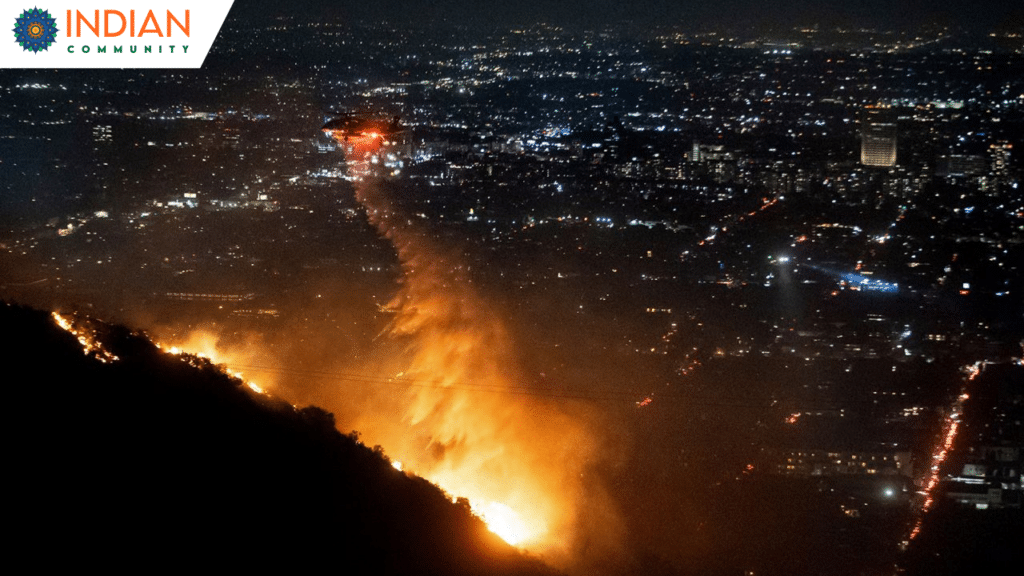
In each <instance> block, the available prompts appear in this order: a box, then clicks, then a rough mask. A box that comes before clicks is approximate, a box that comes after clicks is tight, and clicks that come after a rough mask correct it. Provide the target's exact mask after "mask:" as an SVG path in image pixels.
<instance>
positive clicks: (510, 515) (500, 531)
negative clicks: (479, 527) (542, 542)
mask: <svg viewBox="0 0 1024 576" xmlns="http://www.w3.org/2000/svg"><path fill="white" fill-rule="evenodd" d="M473 511H474V512H476V513H477V514H478V515H479V516H480V517H481V518H482V519H483V521H484V522H486V523H487V527H488V528H489V529H490V530H491V532H494V533H495V534H497V535H498V536H500V537H501V539H502V540H504V541H505V542H508V543H509V544H512V545H513V546H516V545H519V544H523V543H525V542H528V541H529V540H531V539H532V538H533V537H535V536H536V534H534V533H533V530H531V527H530V526H529V525H528V524H527V523H526V521H525V520H523V517H522V516H520V515H519V514H516V511H515V510H513V509H511V508H509V507H508V506H505V505H504V504H502V503H500V502H487V503H485V504H483V505H481V506H480V507H479V508H474V509H473Z"/></svg>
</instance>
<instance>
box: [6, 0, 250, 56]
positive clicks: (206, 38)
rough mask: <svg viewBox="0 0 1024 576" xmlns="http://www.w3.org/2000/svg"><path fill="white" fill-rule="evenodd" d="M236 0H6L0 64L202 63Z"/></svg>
mask: <svg viewBox="0 0 1024 576" xmlns="http://www.w3.org/2000/svg"><path fill="white" fill-rule="evenodd" d="M232 4H234V0H164V1H160V0H153V1H146V0H143V1H141V2H140V1H138V0H135V1H132V2H124V1H117V0H4V2H3V5H2V6H0V25H2V27H0V68H200V67H202V65H203V62H204V61H205V60H206V55H207V54H208V53H209V52H210V48H211V47H212V46H213V41H214V40H215V39H216V38H217V34H218V33H219V32H220V28H221V26H222V25H223V24H224V19H225V18H226V17H227V15H228V11H229V10H231V5H232Z"/></svg>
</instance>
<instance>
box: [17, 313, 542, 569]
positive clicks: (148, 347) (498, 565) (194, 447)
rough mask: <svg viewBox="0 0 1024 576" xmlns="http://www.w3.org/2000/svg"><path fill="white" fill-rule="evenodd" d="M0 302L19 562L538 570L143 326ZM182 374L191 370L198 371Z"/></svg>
mask: <svg viewBox="0 0 1024 576" xmlns="http://www.w3.org/2000/svg"><path fill="white" fill-rule="evenodd" d="M89 325H90V326H91V327H92V328H93V329H94V330H96V332H97V333H98V334H100V339H101V340H102V341H103V342H105V345H106V348H107V349H108V350H109V351H111V352H112V353H114V354H116V355H117V356H118V357H119V360H118V361H116V362H112V363H101V362H99V361H98V360H96V359H94V358H91V357H89V356H87V355H85V354H83V349H82V346H81V345H80V344H79V343H78V342H77V341H76V339H75V337H74V336H72V335H70V334H69V333H67V332H65V331H64V330H62V329H61V328H59V327H58V326H57V325H56V324H55V322H54V321H53V319H52V318H51V317H50V315H49V314H47V313H45V312H40V311H36V310H31V309H27V308H22V307H18V306H13V305H7V304H2V303H0V356H2V359H0V360H2V362H3V366H4V371H3V374H4V376H3V378H2V380H0V381H2V383H3V397H4V402H3V407H4V412H5V414H4V418H3V430H4V443H3V445H4V451H3V457H4V464H5V465H4V470H5V472H6V473H5V476H6V477H7V482H5V484H6V489H5V498H4V506H3V508H4V512H3V518H4V523H5V524H6V525H7V527H8V534H13V535H14V536H13V537H12V536H8V540H7V546H6V549H7V550H9V551H11V552H12V553H13V554H14V558H10V557H9V558H8V559H9V560H19V561H23V562H27V563H28V565H29V566H32V567H33V568H53V567H58V568H60V567H64V568H69V567H88V566H96V567H104V568H113V569H122V570H123V569H132V570H141V571H149V570H151V569H153V568H164V567H177V568H180V569H188V570H197V571H201V570H202V569H203V568H204V567H211V568H212V567H220V568H225V569H229V570H232V571H236V570H239V569H241V568H257V569H261V571H270V570H272V569H273V570H274V571H278V570H280V571H287V572H288V573H305V572H308V571H310V570H309V568H312V567H317V568H320V567H323V568H328V569H330V570H331V571H332V572H334V573H339V572H340V573H342V574H445V575H448V574H467V575H469V574H508V575H513V574H515V575H540V574H554V572H553V571H552V570H550V569H549V568H547V567H546V566H544V565H543V564H542V563H541V562H540V561H538V560H536V559H533V558H530V557H527V556H526V555H524V554H521V553H520V552H518V551H516V550H514V549H513V548H511V547H509V546H507V545H506V544H504V542H502V541H500V540H499V539H498V538H497V537H496V536H495V535H493V534H492V533H491V532H489V531H488V530H487V529H486V527H485V526H484V524H483V523H482V522H481V521H480V520H479V519H477V518H476V517H475V516H473V515H472V513H471V512H470V510H469V507H468V504H466V503H465V501H460V502H459V503H453V502H452V500H451V498H450V497H449V496H447V495H446V494H444V493H443V492H442V491H441V490H439V489H438V488H437V487H436V486H434V485H432V484H430V483H428V482H427V481H425V480H423V479H420V478H417V477H413V476H408V475H406V474H404V473H401V472H398V471H397V470H395V469H394V468H393V467H392V466H391V465H390V462H389V461H388V460H387V458H386V457H385V456H384V455H383V453H382V452H381V451H380V450H379V449H371V448H368V447H366V446H364V445H362V444H360V443H359V442H358V441H357V438H356V436H357V435H356V434H355V433H353V434H350V435H343V434H340V433H339V432H337V430H336V429H335V423H334V417H333V416H332V415H331V414H329V413H327V412H325V411H323V410H321V409H319V408H314V407H310V408H303V409H295V408H293V407H292V406H291V405H288V404H286V403H284V402H282V401H280V400H274V399H271V398H268V397H261V396H257V395H255V394H253V393H251V392H249V391H248V390H247V389H246V388H245V387H244V386H242V385H241V384H240V382H239V381H238V380H236V379H233V378H231V377H230V376H227V375H225V374H224V373H222V372H221V371H220V370H219V369H218V368H217V367H216V366H213V365H211V364H210V363H209V362H206V361H203V360H201V359H198V358H193V359H192V364H195V366H193V365H189V363H187V362H183V361H182V359H181V358H179V357H174V356H170V355H167V354H164V353H162V352H161V351H160V350H159V349H158V348H156V347H155V346H154V345H153V344H152V343H151V342H150V341H149V340H148V339H146V338H145V337H144V336H143V335H139V334H134V333H132V332H131V331H129V330H127V329H125V328H123V327H118V326H109V325H105V324H103V323H100V322H98V321H95V320H89ZM196 366H198V367H196Z"/></svg>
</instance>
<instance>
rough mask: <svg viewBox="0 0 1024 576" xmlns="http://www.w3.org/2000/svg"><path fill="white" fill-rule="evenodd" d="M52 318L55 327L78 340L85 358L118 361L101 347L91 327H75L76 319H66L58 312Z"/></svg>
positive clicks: (101, 344) (104, 361)
mask: <svg viewBox="0 0 1024 576" xmlns="http://www.w3.org/2000/svg"><path fill="white" fill-rule="evenodd" d="M52 316H53V320H54V321H55V322H56V323H57V326H60V327H61V329H63V330H64V331H66V332H68V333H70V334H71V335H72V336H74V337H75V338H77V339H78V343H79V344H81V345H82V353H83V354H85V355H86V356H92V357H93V358H95V359H97V360H99V361H100V362H103V363H108V362H117V361H118V360H119V358H118V357H117V356H115V355H114V354H112V353H111V352H110V351H108V350H107V349H106V348H104V347H103V343H102V342H100V341H99V340H97V339H96V332H95V330H93V329H92V328H91V327H89V326H85V327H77V326H75V321H76V320H78V319H77V318H68V317H66V316H63V315H61V314H60V313H58V312H54V313H53V314H52Z"/></svg>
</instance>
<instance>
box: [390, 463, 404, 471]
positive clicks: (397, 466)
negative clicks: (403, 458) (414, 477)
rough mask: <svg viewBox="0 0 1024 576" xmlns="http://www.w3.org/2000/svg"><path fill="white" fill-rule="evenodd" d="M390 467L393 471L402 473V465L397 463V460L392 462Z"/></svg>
mask: <svg viewBox="0 0 1024 576" xmlns="http://www.w3.org/2000/svg"><path fill="white" fill-rule="evenodd" d="M391 467H392V468H394V469H395V470H398V471H399V472H401V471H402V463H401V462H399V461H398V460H395V461H394V462H392V463H391Z"/></svg>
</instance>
